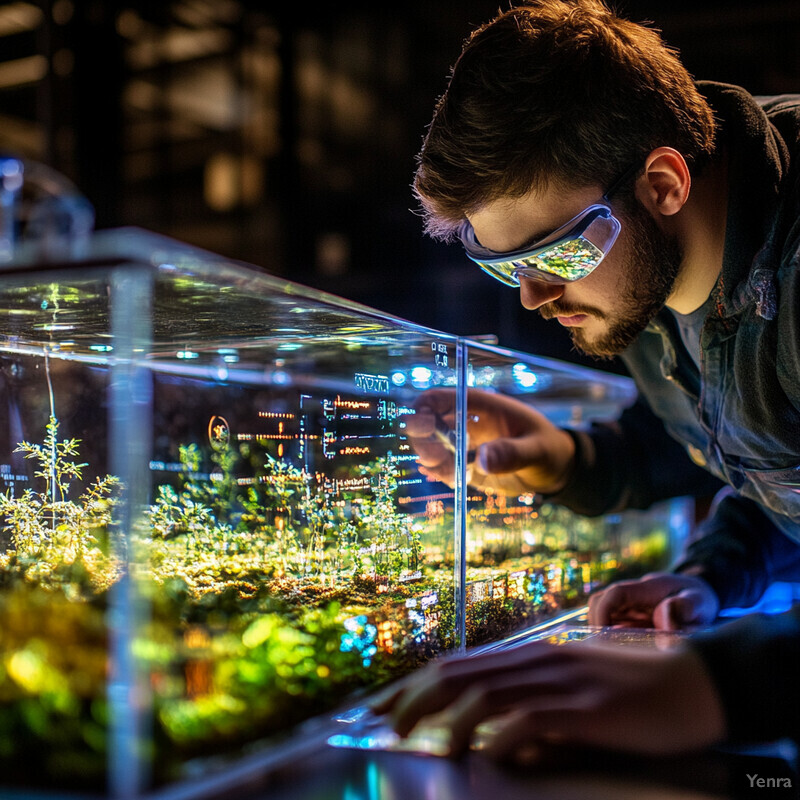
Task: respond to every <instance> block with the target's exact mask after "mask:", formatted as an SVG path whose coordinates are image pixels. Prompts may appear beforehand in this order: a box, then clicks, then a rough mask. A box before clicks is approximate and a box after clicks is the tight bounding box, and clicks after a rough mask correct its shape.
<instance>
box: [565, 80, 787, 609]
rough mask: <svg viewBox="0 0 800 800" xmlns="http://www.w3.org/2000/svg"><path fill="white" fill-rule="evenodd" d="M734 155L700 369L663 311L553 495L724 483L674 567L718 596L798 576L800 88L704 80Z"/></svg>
mask: <svg viewBox="0 0 800 800" xmlns="http://www.w3.org/2000/svg"><path fill="white" fill-rule="evenodd" d="M698 88H699V89H700V91H701V93H702V94H703V95H704V96H705V97H706V98H707V99H708V101H709V103H710V104H711V106H712V108H713V109H714V111H715V115H716V117H717V119H718V120H719V122H720V135H719V144H720V146H721V147H723V148H724V149H725V151H726V152H727V153H728V157H729V166H728V175H729V187H730V188H729V196H728V197H727V198H724V197H721V198H720V203H726V202H727V207H728V214H727V227H726V237H725V250H724V257H723V267H722V272H721V275H720V278H719V280H718V282H717V284H716V286H715V288H714V289H713V292H712V298H713V304H712V308H711V311H710V312H709V313H708V315H707V317H706V319H705V322H704V324H703V328H702V332H701V338H700V350H701V368H700V370H698V368H697V366H696V365H695V363H694V361H693V360H692V358H691V357H690V355H689V354H688V353H687V352H686V350H685V348H684V345H683V342H682V340H681V337H680V334H679V332H678V329H677V325H676V323H675V320H674V317H673V316H672V314H671V312H669V310H667V309H664V310H662V311H661V312H660V313H659V314H658V315H657V317H656V318H655V319H654V320H653V322H652V323H651V324H650V326H649V327H648V328H647V329H646V330H645V331H644V332H643V333H642V334H640V336H639V337H638V338H637V339H636V341H635V342H633V344H632V345H631V346H630V347H629V348H628V349H627V350H626V352H625V353H624V354H623V355H622V358H623V361H624V362H625V365H626V366H627V368H628V370H629V372H630V373H631V375H632V376H633V378H634V380H635V381H636V384H637V387H638V389H639V393H640V399H639V401H637V403H636V405H635V406H634V407H632V408H631V409H628V410H627V411H626V412H625V413H624V414H623V415H622V417H621V418H620V420H618V421H617V422H616V423H613V424H600V425H595V426H593V427H592V429H591V430H589V431H588V432H586V431H582V432H573V437H574V438H575V441H576V446H577V465H576V469H575V472H574V473H573V477H572V480H571V481H570V484H569V485H568V486H567V487H566V488H565V489H564V490H563V491H562V492H561V493H559V494H558V495H556V496H555V497H554V498H553V499H554V500H555V501H556V502H559V503H562V504H564V505H567V506H569V507H571V508H573V509H575V510H576V511H579V512H582V513H586V514H600V513H606V512H608V511H614V510H620V509H623V508H626V507H634V508H643V507H647V506H648V505H650V504H651V503H652V502H654V501H655V500H658V499H661V498H665V497H669V496H678V495H683V494H686V495H702V494H709V493H711V492H713V491H714V490H715V489H716V488H719V487H720V486H724V485H726V486H727V487H728V489H727V491H726V493H724V496H723V497H722V499H721V500H720V502H719V503H717V504H716V511H715V513H714V514H713V515H712V516H711V517H710V518H709V519H708V520H707V522H706V523H705V524H704V525H703V526H701V534H702V535H701V536H700V537H699V538H698V539H697V541H694V542H693V543H692V544H691V545H690V546H689V547H688V549H687V552H686V553H685V555H684V557H683V560H682V561H681V562H680V563H679V564H678V565H677V566H676V569H678V570H682V569H686V568H688V567H689V566H691V567H692V568H693V571H695V572H698V573H699V574H701V575H703V577H704V578H705V579H706V580H707V581H708V582H709V583H710V584H711V585H712V586H713V588H714V589H715V591H716V592H717V594H718V595H719V597H720V601H721V603H722V605H723V606H726V605H749V604H752V603H754V602H755V601H756V600H757V599H758V597H759V595H760V594H761V592H763V590H764V588H765V587H766V585H767V584H768V583H769V582H771V581H772V580H775V579H776V578H779V577H784V576H786V575H787V574H792V575H794V574H797V575H800V546H798V545H799V544H800V181H799V180H798V177H799V176H800V147H799V146H798V143H799V142H800V95H798V96H782V97H775V98H760V99H756V98H753V97H752V96H751V95H749V94H748V93H747V92H745V91H744V90H742V89H740V88H738V87H735V86H729V85H725V84H718V83H706V82H703V83H699V84H698Z"/></svg>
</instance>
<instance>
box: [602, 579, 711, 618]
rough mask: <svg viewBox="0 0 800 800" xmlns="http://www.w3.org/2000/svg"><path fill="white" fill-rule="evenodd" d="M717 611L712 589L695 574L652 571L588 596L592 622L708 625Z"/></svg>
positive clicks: (613, 584)
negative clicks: (636, 578) (641, 576)
mask: <svg viewBox="0 0 800 800" xmlns="http://www.w3.org/2000/svg"><path fill="white" fill-rule="evenodd" d="M718 613H719V600H718V599H717V596H716V594H715V593H714V591H713V589H712V588H711V587H710V586H709V585H708V584H707V583H706V582H705V581H704V580H703V579H702V578H698V577H695V576H694V575H675V574H672V573H667V572H653V573H650V574H649V575H645V576H644V577H643V578H640V579H639V580H635V581H619V582H618V583H612V584H611V585H610V586H609V587H608V588H607V589H603V590H602V591H599V592H597V593H596V594H593V595H592V596H591V597H590V598H589V624H590V625H619V626H622V627H633V628H660V629H661V630H666V631H673V630H681V629H685V628H698V627H702V626H704V625H708V624H710V623H711V622H713V621H714V619H715V618H716V616H717V614H718Z"/></svg>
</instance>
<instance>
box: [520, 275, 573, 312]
mask: <svg viewBox="0 0 800 800" xmlns="http://www.w3.org/2000/svg"><path fill="white" fill-rule="evenodd" d="M562 294H564V284H563V283H546V282H545V281H537V280H532V279H531V278H524V277H522V276H520V279H519V299H520V302H521V303H522V305H523V306H524V307H525V308H527V309H528V310H529V311H535V310H536V309H537V308H540V307H541V306H543V305H544V304H545V303H550V302H552V301H553V300H558V298H559V297H561V295H562Z"/></svg>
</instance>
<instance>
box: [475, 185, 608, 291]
mask: <svg viewBox="0 0 800 800" xmlns="http://www.w3.org/2000/svg"><path fill="white" fill-rule="evenodd" d="M607 195H608V193H607ZM607 195H606V196H607ZM620 227H621V226H620V224H619V220H617V218H616V217H615V216H614V215H613V214H612V213H611V209H610V208H609V207H608V206H606V205H601V204H598V205H592V206H589V207H588V208H585V209H584V210H583V211H581V213H580V214H578V216H577V217H573V218H572V219H571V220H570V221H569V222H568V223H567V224H566V225H562V226H561V227H560V228H558V229H557V230H555V231H553V233H551V234H549V235H548V236H546V237H545V238H544V239H540V240H539V241H538V242H534V243H533V244H531V245H529V246H528V247H524V248H523V249H521V250H514V251H512V252H509V253H497V252H495V251H494V250H488V249H487V248H485V247H482V246H481V244H480V243H479V242H478V240H477V239H476V238H475V231H474V230H473V229H472V225H471V224H470V223H469V220H464V222H462V223H461V226H460V228H459V237H460V239H461V242H462V244H463V245H464V249H465V250H466V252H467V256H469V258H471V259H472V260H473V261H474V262H475V263H476V264H477V265H478V266H479V267H480V268H481V269H482V270H484V272H487V273H488V274H489V275H491V276H492V277H493V278H497V280H499V281H500V282H502V283H504V284H506V285H507V286H519V279H520V278H521V277H523V278H532V279H534V280H538V281H547V282H548V283H572V282H573V281H579V280H580V279H581V278H585V277H586V276H587V275H589V274H590V273H592V272H593V271H594V270H595V269H597V267H598V266H599V264H600V262H601V261H602V260H603V259H604V258H605V257H606V255H608V251H609V250H611V247H612V246H613V244H614V242H615V241H616V239H617V236H618V235H619V231H620Z"/></svg>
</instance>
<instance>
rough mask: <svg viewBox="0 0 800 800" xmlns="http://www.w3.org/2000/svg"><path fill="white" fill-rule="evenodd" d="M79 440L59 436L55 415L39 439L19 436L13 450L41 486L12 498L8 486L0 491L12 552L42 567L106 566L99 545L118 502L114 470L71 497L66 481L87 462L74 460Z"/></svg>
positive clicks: (102, 545) (78, 474)
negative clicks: (33, 466) (30, 465)
mask: <svg viewBox="0 0 800 800" xmlns="http://www.w3.org/2000/svg"><path fill="white" fill-rule="evenodd" d="M79 444H80V440H79V439H65V440H63V441H59V439H58V420H57V419H56V418H55V417H54V416H51V417H50V419H49V421H48V423H47V428H46V435H45V438H44V442H43V443H42V444H33V443H31V442H27V441H23V442H20V443H19V445H18V446H17V448H16V449H15V452H19V453H24V454H25V458H28V459H33V460H34V461H37V462H38V465H39V466H38V469H37V470H36V471H35V472H34V477H36V478H39V479H41V480H42V481H44V489H43V490H42V491H39V492H37V491H34V489H31V488H29V489H26V490H25V491H24V492H23V493H22V494H21V495H20V496H19V497H13V496H12V493H11V490H9V491H8V492H6V493H4V494H0V514H2V515H3V517H4V519H5V522H4V526H3V527H4V530H6V531H7V532H8V533H10V535H11V541H12V544H13V553H14V554H15V555H16V556H17V557H20V558H26V557H28V558H29V557H34V558H35V559H37V560H38V561H40V562H41V564H40V570H41V571H42V572H48V571H52V570H53V569H54V568H55V567H56V566H57V565H58V564H60V563H67V564H71V563H73V562H75V561H81V560H83V561H86V562H87V563H88V562H91V563H92V564H93V565H94V566H95V567H97V568H98V570H99V572H102V571H103V568H105V569H108V568H111V567H112V565H111V562H110V561H108V559H107V558H106V553H105V549H106V546H105V545H106V539H107V533H108V529H109V527H110V526H111V525H112V523H113V511H114V508H115V506H116V505H117V504H118V502H119V496H118V489H119V486H120V481H119V478H117V477H116V476H114V475H106V476H105V477H103V478H97V479H96V480H94V481H93V482H92V483H91V484H89V486H88V487H87V488H86V489H85V490H84V491H83V493H82V494H81V495H80V496H79V497H78V498H77V500H72V499H70V488H71V485H72V482H73V481H74V480H81V478H82V473H83V468H84V467H86V466H87V465H86V464H80V463H77V462H76V461H75V460H74V459H76V458H77V456H78V451H79V448H78V445H79ZM8 556H9V554H5V558H6V559H7V558H8ZM112 571H113V569H112ZM98 577H100V575H99V574H98ZM108 579H109V576H108V575H106V576H105V580H106V581H107V580H108Z"/></svg>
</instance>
